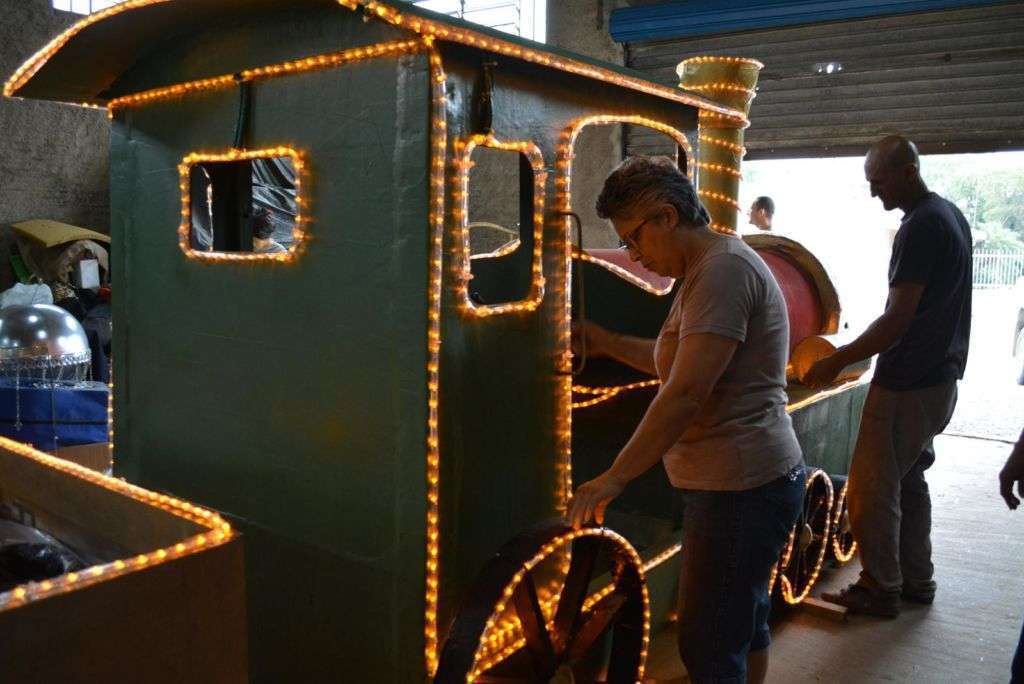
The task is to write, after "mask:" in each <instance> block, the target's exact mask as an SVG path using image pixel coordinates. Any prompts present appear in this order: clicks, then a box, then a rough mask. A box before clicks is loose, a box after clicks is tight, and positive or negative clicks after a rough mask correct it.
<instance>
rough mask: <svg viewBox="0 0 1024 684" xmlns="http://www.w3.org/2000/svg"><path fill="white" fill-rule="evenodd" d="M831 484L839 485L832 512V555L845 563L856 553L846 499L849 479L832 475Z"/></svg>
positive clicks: (855, 543)
mask: <svg viewBox="0 0 1024 684" xmlns="http://www.w3.org/2000/svg"><path fill="white" fill-rule="evenodd" d="M832 480H833V485H834V486H836V487H839V496H838V497H837V498H836V505H835V510H834V511H833V513H832V555H833V557H835V559H836V561H837V562H839V563H846V562H847V561H849V560H850V559H851V558H853V554H855V553H857V542H855V541H854V540H853V531H852V530H851V529H850V509H849V505H848V504H847V500H846V492H847V489H848V485H849V481H848V480H847V479H846V476H845V475H833V476H832Z"/></svg>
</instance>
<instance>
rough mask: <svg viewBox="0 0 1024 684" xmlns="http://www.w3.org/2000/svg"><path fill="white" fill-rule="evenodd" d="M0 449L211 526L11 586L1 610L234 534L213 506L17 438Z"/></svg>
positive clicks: (0, 441)
mask: <svg viewBox="0 0 1024 684" xmlns="http://www.w3.org/2000/svg"><path fill="white" fill-rule="evenodd" d="M0 448H3V449H5V450H6V451H9V452H11V453H14V454H16V455H18V456H20V457H23V458H27V459H30V460H32V461H35V462H36V463H39V464H42V465H44V466H46V467H48V468H52V469H53V470H56V471H59V472H62V473H64V474H66V475H69V476H71V477H75V478H78V479H80V480H83V481H85V482H88V483H90V484H92V485H95V486H99V487H103V488H104V489H107V490H109V491H112V492H116V493H117V494H120V495H122V496H127V497H129V498H131V499H134V500H136V501H140V502H142V503H145V504H147V505H150V506H154V507H156V508H159V509H161V510H163V511H166V512H168V513H171V514H172V515H175V516H177V517H179V518H183V519H185V520H188V521H189V522H192V523H194V524H196V525H199V526H201V527H203V528H204V529H206V530H207V531H206V532H203V533H201V534H197V535H194V536H192V537H189V538H188V539H184V540H182V541H181V542H179V543H177V544H173V545H171V546H167V547H163V548H159V549H156V550H154V551H151V552H149V553H141V554H137V555H135V556H133V557H131V558H124V559H118V560H115V561H113V562H110V563H103V564H99V565H94V566H92V567H89V568H85V569H84V570H81V571H78V572H70V573H66V574H64V575H61V576H60V577H56V578H54V579H48V580H43V581H40V582H28V583H26V584H21V585H18V586H17V587H14V588H13V589H11V590H10V591H8V592H5V593H2V594H0V611H3V610H8V609H11V608H17V607H19V606H22V605H24V604H26V603H29V602H32V601H38V600H41V599H44V598H48V597H50V596H55V595H57V594H61V593H64V592H68V591H72V590H75V589H79V588H81V587H85V586H89V585H92V584H95V583H97V582H105V581H107V580H111V579H114V578H116V577H120V576H122V575H125V574H127V573H130V572H134V571H136V570H139V569H141V568H144V567H147V566H152V565H157V564H160V563H164V562H167V561H170V560H173V559H175V558H181V557H183V556H187V555H190V554H193V553H196V552H198V551H201V550H203V549H204V548H211V547H214V546H219V545H221V544H223V543H225V542H227V541H228V540H229V539H231V538H232V537H233V536H234V532H233V531H232V529H231V525H229V524H228V523H227V522H225V521H224V520H223V519H222V518H221V517H220V515H218V514H217V513H214V512H213V511H209V510H206V509H204V508H201V507H199V506H195V505H193V504H190V503H188V502H186V501H182V500H180V499H177V498H175V497H172V496H167V495H166V494H157V493H156V492H151V491H148V490H145V489H142V488H141V487H137V486H135V485H131V484H128V483H127V482H123V481H122V480H118V479H115V478H113V477H109V476H107V475H103V474H101V473H98V472H96V471H94V470H90V469H88V468H85V467H83V466H80V465H78V464H77V463H73V462H71V461H68V460H65V459H63V458H58V457H56V456H51V455H49V454H46V453H43V452H41V451H39V450H37V449H35V448H33V447H32V446H30V445H28V444H23V443H21V442H15V441H14V440H11V439H7V438H6V437H0Z"/></svg>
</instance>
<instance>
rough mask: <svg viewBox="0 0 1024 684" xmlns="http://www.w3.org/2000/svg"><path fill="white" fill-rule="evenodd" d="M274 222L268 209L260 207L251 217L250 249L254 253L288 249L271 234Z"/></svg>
mask: <svg viewBox="0 0 1024 684" xmlns="http://www.w3.org/2000/svg"><path fill="white" fill-rule="evenodd" d="M273 234H274V222H273V219H272V218H271V216H270V210H269V209H260V210H259V211H257V212H256V215H255V216H253V218H252V251H253V252H255V253H256V254H279V253H281V252H287V251H288V249H287V248H286V247H285V246H284V245H282V244H281V243H280V242H278V241H277V240H275V239H274V238H273V237H272V236H273Z"/></svg>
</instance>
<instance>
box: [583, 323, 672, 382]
mask: <svg viewBox="0 0 1024 684" xmlns="http://www.w3.org/2000/svg"><path fill="white" fill-rule="evenodd" d="M581 330H582V334H583V335H584V336H585V337H586V352H587V356H588V357H591V358H600V357H602V356H606V357H608V358H612V359H615V360H616V361H618V362H619V363H624V364H626V365H627V366H629V367H631V368H635V369H636V370H638V371H640V372H641V373H646V374H648V375H655V376H656V375H657V374H658V372H657V370H656V369H655V367H654V343H655V340H653V339H650V338H647V337H634V336H633V335H623V334H622V333H617V332H612V331H611V330H608V329H607V328H602V327H601V326H599V325H598V324H597V323H593V322H591V321H583V323H582V325H581ZM573 332H574V333H575V332H577V331H576V330H574V331H573ZM577 337H578V335H577Z"/></svg>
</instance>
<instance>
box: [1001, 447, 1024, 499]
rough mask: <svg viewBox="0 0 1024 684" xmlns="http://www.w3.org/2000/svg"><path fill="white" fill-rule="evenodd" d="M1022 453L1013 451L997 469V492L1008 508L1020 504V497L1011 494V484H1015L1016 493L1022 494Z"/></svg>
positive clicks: (1023, 494) (1023, 461)
mask: <svg viewBox="0 0 1024 684" xmlns="http://www.w3.org/2000/svg"><path fill="white" fill-rule="evenodd" d="M1021 456H1024V454H1021V453H1018V452H1017V450H1014V453H1013V454H1012V455H1011V456H1010V458H1008V459H1007V460H1006V465H1004V466H1003V469H1002V470H1000V471H999V494H1000V495H1001V496H1002V497H1003V500H1004V501H1006V505H1007V506H1009V507H1010V510H1011V511H1012V510H1015V509H1016V508H1017V506H1019V505H1020V499H1018V498H1017V497H1016V496H1014V494H1013V485H1014V484H1015V483H1016V485H1017V494H1019V495H1020V496H1024V458H1021Z"/></svg>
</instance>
